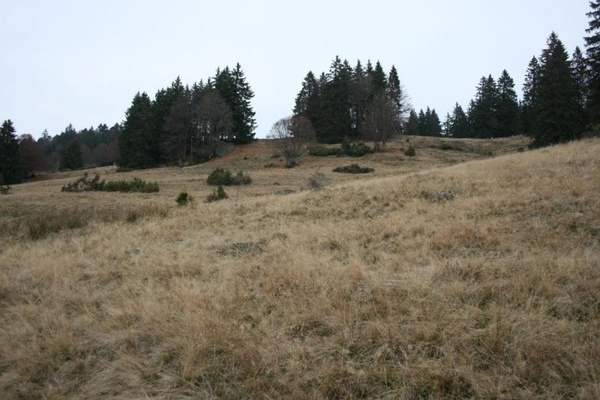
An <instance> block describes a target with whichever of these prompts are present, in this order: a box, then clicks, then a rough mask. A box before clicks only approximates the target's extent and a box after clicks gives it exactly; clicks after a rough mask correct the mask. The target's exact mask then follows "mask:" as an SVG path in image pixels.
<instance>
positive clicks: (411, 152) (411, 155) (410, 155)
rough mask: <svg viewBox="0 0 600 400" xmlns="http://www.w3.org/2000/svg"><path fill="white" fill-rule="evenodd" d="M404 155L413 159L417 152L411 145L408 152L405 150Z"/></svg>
mask: <svg viewBox="0 0 600 400" xmlns="http://www.w3.org/2000/svg"><path fill="white" fill-rule="evenodd" d="M404 155H405V156H407V157H414V156H416V155H417V152H416V151H415V148H414V147H413V146H412V145H411V146H410V147H409V148H408V150H406V151H405V152H404Z"/></svg>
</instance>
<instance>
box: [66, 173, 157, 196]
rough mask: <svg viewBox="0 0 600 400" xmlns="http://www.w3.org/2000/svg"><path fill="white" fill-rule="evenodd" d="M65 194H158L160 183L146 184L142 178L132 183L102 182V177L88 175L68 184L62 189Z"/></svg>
mask: <svg viewBox="0 0 600 400" xmlns="http://www.w3.org/2000/svg"><path fill="white" fill-rule="evenodd" d="M62 191H63V192H69V193H76V192H89V191H94V192H142V193H154V192H158V191H159V188H158V183H156V182H145V181H144V180H142V179H140V178H133V180H131V181H111V182H106V181H104V180H102V181H101V180H100V175H98V174H96V175H95V176H94V177H93V178H91V179H90V178H89V177H88V173H87V172H86V173H85V174H83V177H81V178H79V179H77V180H76V181H74V182H71V183H68V184H66V185H65V186H63V187H62Z"/></svg>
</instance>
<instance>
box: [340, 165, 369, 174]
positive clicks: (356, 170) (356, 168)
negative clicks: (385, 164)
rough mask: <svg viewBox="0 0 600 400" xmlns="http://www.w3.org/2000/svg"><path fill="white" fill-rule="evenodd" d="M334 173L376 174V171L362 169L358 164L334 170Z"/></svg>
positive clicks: (366, 168) (367, 168)
mask: <svg viewBox="0 0 600 400" xmlns="http://www.w3.org/2000/svg"><path fill="white" fill-rule="evenodd" d="M333 172H340V173H342V174H368V173H370V172H375V170H374V169H373V168H369V167H361V166H360V165H358V164H350V165H346V166H344V167H337V168H334V170H333Z"/></svg>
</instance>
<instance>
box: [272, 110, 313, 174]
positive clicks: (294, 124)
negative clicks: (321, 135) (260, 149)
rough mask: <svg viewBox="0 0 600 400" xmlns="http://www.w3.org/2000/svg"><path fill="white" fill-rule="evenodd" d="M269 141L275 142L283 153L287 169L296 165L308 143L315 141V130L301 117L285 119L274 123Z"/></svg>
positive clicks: (306, 119)
mask: <svg viewBox="0 0 600 400" xmlns="http://www.w3.org/2000/svg"><path fill="white" fill-rule="evenodd" d="M269 138H270V139H274V140H276V142H275V143H276V146H277V148H278V149H279V151H281V152H282V153H283V156H284V157H285V162H286V166H287V167H293V166H294V165H296V164H298V159H299V158H300V156H301V155H302V152H303V151H304V150H305V149H306V147H307V146H308V144H309V143H311V142H312V141H314V140H315V130H314V128H313V126H312V124H311V123H310V121H309V120H308V118H305V117H303V116H295V117H285V118H282V119H280V120H279V121H277V122H275V124H274V125H273V127H272V128H271V134H270V135H269Z"/></svg>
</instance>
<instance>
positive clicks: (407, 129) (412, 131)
mask: <svg viewBox="0 0 600 400" xmlns="http://www.w3.org/2000/svg"><path fill="white" fill-rule="evenodd" d="M404 133H405V134H406V135H419V133H420V128H419V116H418V115H417V112H416V111H415V110H414V109H411V110H410V112H409V114H408V120H407V121H406V125H405V126H404Z"/></svg>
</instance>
